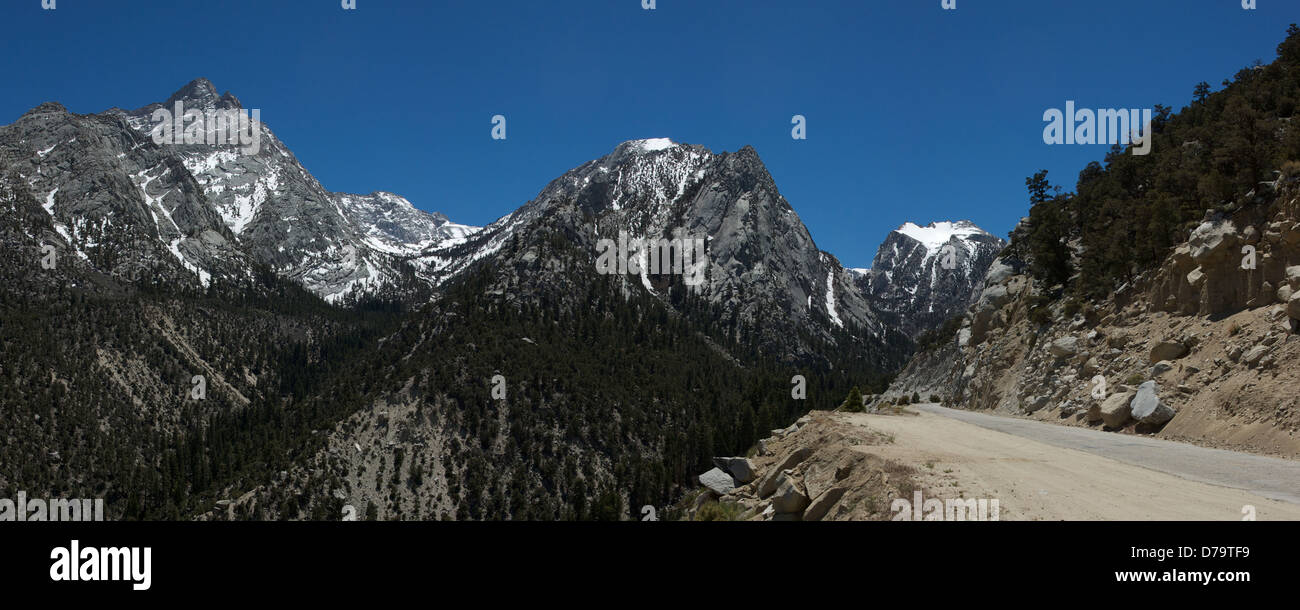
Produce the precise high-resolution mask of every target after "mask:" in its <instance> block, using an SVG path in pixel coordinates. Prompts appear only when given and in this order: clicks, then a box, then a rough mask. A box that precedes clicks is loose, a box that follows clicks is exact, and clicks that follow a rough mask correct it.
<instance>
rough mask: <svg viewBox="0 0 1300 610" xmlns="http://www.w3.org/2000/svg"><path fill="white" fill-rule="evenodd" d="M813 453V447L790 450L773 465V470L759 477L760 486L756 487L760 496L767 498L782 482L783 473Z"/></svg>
mask: <svg viewBox="0 0 1300 610" xmlns="http://www.w3.org/2000/svg"><path fill="white" fill-rule="evenodd" d="M811 455H812V448H811V447H800V448H799V449H796V450H795V451H792V452H790V454H789V455H787V456H785V459H783V460H781V461H780V462H779V463H778V464H776V465H775V466H773V467H772V469H771V470H769V471H767V474H766V475H764V476H763V478H761V479H759V482H758V487H757V489H756V491H757V492H758V497H760V498H765V497H767V496H768V495H770V494H771V493H772V492H774V491H776V488H777V486H779V485H780V484H781V483H780V479H781V475H782V473H784V472H785V471H786V470H789V469H791V468H794V467H795V466H798V465H799V464H801V463H803V461H804V460H806V459H808V456H811Z"/></svg>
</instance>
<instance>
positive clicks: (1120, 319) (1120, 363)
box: [884, 175, 1300, 457]
mask: <svg viewBox="0 0 1300 610" xmlns="http://www.w3.org/2000/svg"><path fill="white" fill-rule="evenodd" d="M1250 198H1251V201H1248V202H1242V204H1241V205H1234V206H1231V209H1232V210H1233V211H1231V212H1227V213H1225V212H1223V211H1216V210H1211V211H1207V212H1206V215H1205V217H1204V218H1203V219H1202V221H1201V222H1200V223H1199V224H1197V225H1195V227H1194V228H1192V229H1191V230H1190V231H1189V232H1188V234H1187V236H1186V240H1185V241H1184V242H1183V243H1181V244H1179V245H1178V246H1177V247H1175V248H1174V249H1173V250H1172V251H1171V252H1170V254H1169V255H1168V257H1167V258H1166V260H1165V261H1164V263H1163V264H1162V265H1160V266H1158V267H1157V268H1154V269H1151V270H1148V271H1146V272H1144V273H1142V274H1140V275H1139V276H1137V277H1136V278H1135V279H1134V280H1133V281H1132V282H1131V283H1129V284H1127V285H1125V286H1123V287H1121V289H1120V290H1118V291H1117V292H1116V293H1115V294H1114V295H1113V296H1112V297H1111V298H1109V299H1106V300H1103V301H1099V302H1090V303H1081V302H1079V301H1072V300H1070V299H1059V300H1053V299H1050V298H1047V289H1046V288H1045V287H1043V286H1041V285H1039V283H1037V282H1035V281H1034V280H1033V278H1032V277H1030V276H1029V275H1028V274H1027V273H1025V272H1024V266H1023V265H1022V264H1021V262H1020V261H1018V260H1015V259H1013V258H1005V259H1000V260H998V261H995V262H994V263H993V265H992V266H991V268H990V270H989V272H988V273H987V275H986V277H985V280H984V282H985V287H984V288H983V289H982V290H981V291H980V293H979V295H978V297H977V298H976V301H975V303H974V304H973V305H972V306H971V307H970V308H969V309H968V310H967V312H966V314H965V316H964V318H963V320H962V323H961V327H960V329H958V330H957V331H956V333H955V334H954V335H952V336H950V337H948V338H947V340H946V341H944V342H943V343H941V344H940V345H938V346H937V347H935V348H934V349H931V350H928V351H926V352H923V353H919V354H917V355H916V356H915V357H913V359H912V361H911V362H910V363H909V364H908V365H907V367H905V369H904V370H903V371H902V373H900V375H899V377H898V379H897V380H896V382H895V383H894V385H893V386H892V387H891V388H890V390H889V392H888V393H887V394H886V395H885V397H884V400H886V401H888V400H892V399H893V398H894V397H896V396H900V395H905V394H906V395H910V394H911V393H913V392H919V393H920V394H921V395H923V396H929V395H930V394H932V393H938V394H939V395H941V396H942V397H943V398H944V400H945V402H948V403H949V404H950V405H954V406H959V407H963V408H970V409H996V410H1000V411H1006V412H1011V413H1020V414H1031V415H1033V416H1035V417H1039V418H1042V419H1046V420H1051V421H1058V422H1062V423H1067V424H1071V425H1081V426H1084V425H1086V426H1099V427H1102V428H1104V429H1107V430H1114V431H1120V432H1137V433H1153V434H1156V435H1157V436H1160V437H1164V438H1170V439H1180V440H1187V441H1192V442H1197V443H1202V444H1208V445H1213V446H1226V447H1232V448H1236V449H1243V450H1249V451H1255V452H1260V453H1269V454H1278V455H1284V456H1288V457H1296V456H1297V455H1300V410H1298V409H1300V402H1298V401H1300V399H1297V397H1296V396H1295V392H1294V389H1295V388H1296V387H1300V374H1298V373H1297V372H1296V370H1295V367H1293V366H1289V365H1288V364H1287V363H1292V362H1295V361H1296V360H1297V358H1300V335H1297V334H1296V330H1297V329H1298V328H1300V296H1297V294H1300V293H1298V292H1297V291H1300V207H1298V206H1297V201H1300V178H1297V177H1295V176H1293V175H1292V176H1286V175H1284V176H1282V177H1281V178H1279V179H1278V180H1277V181H1276V182H1270V183H1268V184H1266V185H1262V186H1261V190H1260V192H1259V194H1258V195H1256V194H1255V193H1252V194H1251V195H1250Z"/></svg>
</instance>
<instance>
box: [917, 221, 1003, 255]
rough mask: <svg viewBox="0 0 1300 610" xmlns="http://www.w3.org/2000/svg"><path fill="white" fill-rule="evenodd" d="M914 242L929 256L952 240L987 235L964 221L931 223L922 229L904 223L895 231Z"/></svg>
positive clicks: (987, 233) (972, 224)
mask: <svg viewBox="0 0 1300 610" xmlns="http://www.w3.org/2000/svg"><path fill="white" fill-rule="evenodd" d="M896 230H897V232H899V233H902V234H903V235H906V236H908V237H910V238H912V239H915V240H916V241H919V242H921V245H923V246H925V249H926V250H927V251H929V252H930V253H931V254H933V253H935V252H937V251H938V250H939V248H942V247H943V246H944V244H947V243H948V242H949V241H950V240H951V239H952V238H954V237H958V238H966V237H970V236H972V235H989V236H992V234H990V233H989V232H988V231H985V230H984V229H981V228H979V227H977V226H975V224H974V223H972V222H970V221H966V220H959V221H957V222H948V221H943V222H932V223H930V224H929V226H925V227H922V226H920V225H917V224H916V223H913V222H905V223H903V226H901V227H899V228H898V229H896Z"/></svg>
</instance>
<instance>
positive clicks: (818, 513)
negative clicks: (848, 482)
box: [803, 487, 849, 521]
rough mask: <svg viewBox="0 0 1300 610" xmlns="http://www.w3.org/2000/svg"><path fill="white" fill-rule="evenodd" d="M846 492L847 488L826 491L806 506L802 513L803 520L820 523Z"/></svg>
mask: <svg viewBox="0 0 1300 610" xmlns="http://www.w3.org/2000/svg"><path fill="white" fill-rule="evenodd" d="M848 491H849V489H848V488H847V487H834V488H831V489H828V490H826V491H825V492H824V493H822V494H821V495H820V496H817V498H816V499H814V500H813V501H812V503H811V504H809V505H808V508H807V510H804V511H803V520H804V521H821V520H822V518H824V517H825V516H826V514H827V513H829V512H830V510H831V508H833V507H834V506H835V504H836V503H838V502H839V501H840V498H843V497H844V494H845V493H846V492H848Z"/></svg>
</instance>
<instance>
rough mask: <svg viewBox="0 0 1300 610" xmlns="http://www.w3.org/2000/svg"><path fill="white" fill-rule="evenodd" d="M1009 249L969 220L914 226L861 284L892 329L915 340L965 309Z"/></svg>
mask: <svg viewBox="0 0 1300 610" xmlns="http://www.w3.org/2000/svg"><path fill="white" fill-rule="evenodd" d="M1005 247H1006V242H1005V241H1004V240H1002V239H1001V238H998V237H995V236H994V235H992V234H990V233H989V232H987V231H985V230H983V229H981V228H979V227H977V226H975V224H974V223H971V222H970V221H966V220H961V221H957V222H933V223H930V224H929V225H928V226H924V227H922V226H918V225H916V224H914V223H910V222H909V223H906V224H904V225H903V226H901V227H899V228H898V229H895V230H894V231H892V232H890V234H889V236H888V237H887V238H885V241H884V243H882V244H881V245H880V249H879V250H878V251H877V252H876V258H875V260H874V261H873V262H872V265H871V268H870V269H862V270H856V273H855V275H856V281H857V283H858V286H859V288H860V289H861V290H862V291H863V293H865V294H866V295H867V297H868V301H869V302H870V303H871V304H872V305H873V306H874V309H875V310H876V311H879V312H881V313H882V315H883V316H885V317H887V319H888V320H889V322H890V325H891V326H894V327H896V328H899V329H900V330H902V331H903V332H905V333H907V334H908V336H911V337H916V336H917V335H919V334H920V333H922V332H924V331H927V330H931V329H933V328H936V327H938V326H939V325H941V324H943V323H944V322H945V321H947V320H948V319H949V318H952V317H953V316H955V315H958V314H960V313H962V312H963V311H964V310H965V309H966V306H967V305H968V304H969V301H970V300H971V296H972V295H973V294H974V293H975V292H976V291H977V288H978V287H979V285H980V283H981V281H982V280H983V278H984V274H985V272H987V271H988V268H989V265H991V264H992V263H993V259H994V258H995V257H996V256H997V255H998V253H999V252H1001V251H1002V249H1003V248H1005Z"/></svg>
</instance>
